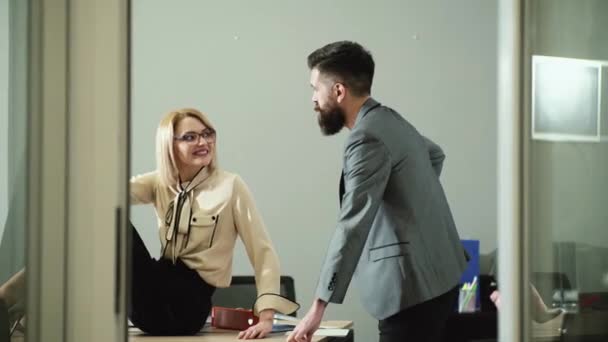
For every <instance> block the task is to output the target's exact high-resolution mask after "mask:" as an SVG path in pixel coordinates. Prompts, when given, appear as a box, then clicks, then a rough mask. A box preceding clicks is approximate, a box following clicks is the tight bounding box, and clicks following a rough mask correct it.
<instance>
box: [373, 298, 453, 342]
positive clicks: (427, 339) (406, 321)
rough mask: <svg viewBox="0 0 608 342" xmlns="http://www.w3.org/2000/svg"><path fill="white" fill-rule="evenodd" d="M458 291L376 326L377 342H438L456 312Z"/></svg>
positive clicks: (422, 304)
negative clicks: (451, 316)
mask: <svg viewBox="0 0 608 342" xmlns="http://www.w3.org/2000/svg"><path fill="white" fill-rule="evenodd" d="M457 302H458V287H455V288H453V289H452V290H450V291H448V292H446V293H444V294H442V295H441V296H439V297H435V298H433V299H431V300H428V301H426V302H423V303H420V304H417V305H414V306H412V307H410V308H407V309H405V310H403V311H400V312H398V313H397V314H395V315H393V316H391V317H388V318H386V319H383V320H381V321H379V322H378V330H380V342H405V341H407V342H409V341H415V342H439V341H441V339H442V336H443V331H444V329H445V325H446V321H447V319H448V317H449V315H450V313H452V312H453V311H454V309H455V308H456V305H457Z"/></svg>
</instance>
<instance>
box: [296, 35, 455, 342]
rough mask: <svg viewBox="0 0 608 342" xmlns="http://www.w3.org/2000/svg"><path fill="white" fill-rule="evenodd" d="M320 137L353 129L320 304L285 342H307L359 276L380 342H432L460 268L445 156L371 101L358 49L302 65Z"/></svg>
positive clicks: (337, 46) (369, 64)
mask: <svg viewBox="0 0 608 342" xmlns="http://www.w3.org/2000/svg"><path fill="white" fill-rule="evenodd" d="M308 66H309V68H310V70H311V74H310V83H311V86H312V88H313V97H312V101H313V103H314V105H315V111H317V112H318V121H319V126H320V127H321V131H322V132H323V133H324V134H325V135H332V134H335V133H338V132H339V131H340V130H341V129H342V128H343V127H344V126H346V127H348V128H349V129H350V134H349V136H348V138H347V141H346V146H345V150H344V160H343V162H344V169H343V172H342V178H341V180H340V203H341V206H340V215H339V221H338V224H337V228H336V230H335V233H334V235H333V238H332V240H331V243H330V245H329V249H328V251H327V256H326V259H325V263H324V266H323V269H322V271H321V276H320V279H319V283H318V287H317V291H316V299H315V300H314V301H313V304H312V306H311V308H310V310H309V311H308V313H307V314H306V316H305V317H304V318H303V319H302V321H301V322H300V323H299V324H298V325H297V327H296V328H295V330H294V331H293V332H292V333H291V334H290V336H289V337H288V341H290V342H293V341H297V342H299V341H310V340H311V338H312V334H313V333H314V332H315V331H316V330H317V329H318V328H319V324H320V322H321V320H322V318H323V314H324V311H325V307H326V306H327V304H328V303H341V302H342V301H343V299H344V296H345V294H346V290H347V289H348V286H349V283H350V280H351V278H352V277H353V274H354V273H355V270H356V271H357V274H356V282H357V285H358V286H359V287H360V290H361V293H362V302H363V305H364V307H365V308H366V310H367V311H368V312H369V313H370V314H372V315H373V316H374V317H375V318H376V319H378V320H379V325H378V328H379V331H380V341H381V342H389V341H403V340H405V339H407V341H417V342H420V341H437V340H438V339H440V338H441V337H440V336H441V333H442V329H443V327H444V325H445V321H446V320H447V317H448V315H449V313H450V312H451V311H452V310H454V308H455V305H456V301H457V296H458V288H457V284H458V282H459V280H460V277H461V275H462V273H463V271H464V269H465V266H466V259H465V251H464V248H463V247H462V244H461V243H460V238H459V237H458V233H457V231H456V227H455V225H454V221H453V218H452V214H451V212H450V208H449V206H448V202H447V200H446V197H445V194H444V191H443V188H442V186H441V184H440V182H439V174H440V172H441V168H442V164H443V159H444V157H445V156H444V154H443V152H442V151H441V149H440V148H439V146H437V145H435V144H434V143H432V142H431V141H430V140H428V139H426V138H424V137H423V136H421V135H420V133H418V131H417V130H416V129H415V128H414V127H413V126H412V125H411V124H410V123H408V122H407V121H406V120H404V119H403V118H402V117H401V115H399V114H398V113H397V112H395V111H394V110H392V109H390V108H388V107H385V106H382V105H381V104H380V103H378V102H376V101H375V100H374V99H373V98H371V97H370V93H371V85H372V79H373V76H374V61H373V58H372V56H371V54H370V53H369V52H368V51H367V50H365V49H364V48H363V47H362V46H361V45H359V44H357V43H354V42H347V41H343V42H335V43H332V44H328V45H326V46H324V47H322V48H320V49H318V50H316V51H314V52H313V53H311V54H310V55H309V56H308Z"/></svg>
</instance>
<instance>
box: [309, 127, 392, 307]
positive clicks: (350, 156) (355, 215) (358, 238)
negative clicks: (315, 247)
mask: <svg viewBox="0 0 608 342" xmlns="http://www.w3.org/2000/svg"><path fill="white" fill-rule="evenodd" d="M390 172H391V158H390V155H389V151H388V149H387V148H386V146H385V145H384V143H383V142H382V141H380V140H379V139H377V138H375V137H371V136H365V135H364V134H359V135H357V136H351V138H349V141H348V142H347V145H346V150H345V160H344V197H343V199H342V205H341V208H340V216H339V220H338V224H337V227H336V230H335V231H334V234H333V237H332V239H331V242H330V244H329V248H328V250H327V255H326V257H325V262H324V265H323V268H322V270H321V275H320V277H319V283H318V285H317V291H316V296H317V298H320V299H322V300H323V301H326V302H331V303H342V301H343V300H344V296H345V295H346V291H347V289H348V286H349V284H350V281H351V279H352V276H353V274H354V271H355V268H356V266H357V263H358V262H359V258H360V257H361V253H362V252H363V248H364V246H365V242H366V240H367V236H368V235H369V232H370V229H371V226H372V223H373V220H374V217H375V216H376V212H377V211H378V207H379V206H380V203H381V201H382V197H383V194H384V190H385V188H386V184H387V182H388V179H389V176H390Z"/></svg>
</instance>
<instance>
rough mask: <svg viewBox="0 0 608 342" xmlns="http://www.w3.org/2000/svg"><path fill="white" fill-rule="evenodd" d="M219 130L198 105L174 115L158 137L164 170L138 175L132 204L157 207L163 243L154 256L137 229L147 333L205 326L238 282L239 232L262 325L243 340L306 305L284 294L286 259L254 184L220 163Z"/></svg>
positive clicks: (139, 303) (141, 313)
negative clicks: (217, 297)
mask: <svg viewBox="0 0 608 342" xmlns="http://www.w3.org/2000/svg"><path fill="white" fill-rule="evenodd" d="M216 138H217V136H216V131H215V129H214V127H213V125H212V124H211V122H210V121H209V119H208V118H207V117H206V116H205V115H204V114H202V113H201V112H199V111H198V110H196V109H190V108H186V109H181V110H176V111H173V112H170V113H169V114H167V115H166V116H165V117H164V118H163V119H162V120H161V122H160V124H159V126H158V130H157V135H156V158H157V170H156V171H155V172H151V173H148V174H144V175H141V176H136V177H134V178H132V179H131V202H132V204H141V203H150V204H153V205H154V208H155V209H156V214H157V219H158V226H159V235H160V241H161V246H162V253H161V257H160V259H159V260H158V261H157V260H154V259H152V258H151V257H150V254H149V253H148V251H147V249H146V247H145V245H144V243H143V241H142V240H141V238H140V236H139V235H138V234H137V231H136V230H135V229H134V228H132V229H133V277H132V283H131V286H132V292H131V296H132V303H131V312H130V318H131V321H132V322H133V324H134V325H135V326H137V327H139V328H140V329H141V330H142V331H144V332H147V333H151V334H158V335H190V334H195V333H197V332H198V331H199V330H200V329H201V328H202V326H203V324H204V322H205V319H206V318H207V316H208V315H209V311H210V309H211V296H212V294H213V291H214V290H215V288H216V287H227V286H229V285H230V280H231V267H232V256H233V251H234V246H235V242H236V237H237V235H238V236H239V237H240V238H241V240H242V241H243V244H244V245H245V248H246V250H247V254H248V256H249V259H250V261H251V264H252V266H253V268H254V270H255V276H256V282H257V284H256V287H257V291H258V298H257V300H256V303H255V305H254V312H255V313H256V315H258V316H259V323H258V324H256V325H254V326H251V327H250V328H249V329H247V330H245V331H242V332H241V333H240V334H239V338H245V339H250V338H263V337H265V336H266V335H267V334H268V333H269V332H270V331H271V329H272V321H273V315H274V313H275V311H279V312H281V313H284V314H288V313H291V312H293V311H295V310H297V308H298V305H297V304H295V303H293V302H291V301H289V300H287V299H286V298H283V297H281V296H280V295H279V279H280V272H279V262H278V257H277V255H276V253H275V251H274V248H273V246H272V243H271V241H270V239H269V237H268V234H267V232H266V229H265V228H264V224H263V222H262V219H261V217H260V215H259V213H258V211H257V209H256V207H255V204H254V201H253V198H252V196H251V193H250V192H249V189H248V188H247V186H246V185H245V183H244V182H243V180H242V179H241V178H240V177H239V176H238V175H235V174H233V173H229V172H226V171H223V170H221V169H220V168H218V165H217V155H216V142H217V139H216Z"/></svg>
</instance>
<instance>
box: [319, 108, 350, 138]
mask: <svg viewBox="0 0 608 342" xmlns="http://www.w3.org/2000/svg"><path fill="white" fill-rule="evenodd" d="M316 109H317V111H318V112H319V114H318V115H317V121H318V122H319V127H321V132H322V133H323V134H324V135H334V134H336V133H338V132H340V131H341V130H342V128H343V127H344V123H345V122H346V115H345V114H344V111H343V110H342V108H340V107H338V106H337V105H333V106H331V107H330V108H328V109H326V110H323V109H320V108H318V107H317V108H316Z"/></svg>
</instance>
